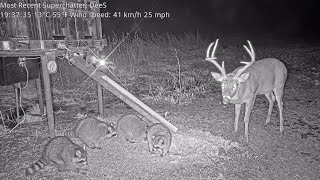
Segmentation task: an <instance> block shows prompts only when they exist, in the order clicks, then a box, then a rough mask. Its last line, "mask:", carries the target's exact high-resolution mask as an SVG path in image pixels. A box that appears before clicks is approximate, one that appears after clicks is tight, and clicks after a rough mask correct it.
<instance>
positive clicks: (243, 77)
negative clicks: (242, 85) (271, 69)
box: [238, 72, 250, 82]
mask: <svg viewBox="0 0 320 180" xmlns="http://www.w3.org/2000/svg"><path fill="white" fill-rule="evenodd" d="M249 75H250V73H249V72H245V73H242V74H241V76H240V77H239V78H238V80H239V82H244V81H246V80H247V79H248V78H249Z"/></svg>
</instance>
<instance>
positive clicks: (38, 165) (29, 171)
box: [26, 158, 47, 176]
mask: <svg viewBox="0 0 320 180" xmlns="http://www.w3.org/2000/svg"><path fill="white" fill-rule="evenodd" d="M46 165H47V163H46V161H45V160H44V159H43V158H40V159H39V161H37V162H35V163H34V164H31V166H30V167H28V168H27V169H26V176H30V175H32V174H34V173H36V172H38V171H39V170H40V169H43V168H44V167H45V166H46Z"/></svg>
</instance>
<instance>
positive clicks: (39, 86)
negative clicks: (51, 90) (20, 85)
mask: <svg viewBox="0 0 320 180" xmlns="http://www.w3.org/2000/svg"><path fill="white" fill-rule="evenodd" d="M36 85H37V94H38V99H39V108H40V115H43V114H44V110H43V107H44V104H43V96H42V87H41V77H40V74H39V78H38V79H36Z"/></svg>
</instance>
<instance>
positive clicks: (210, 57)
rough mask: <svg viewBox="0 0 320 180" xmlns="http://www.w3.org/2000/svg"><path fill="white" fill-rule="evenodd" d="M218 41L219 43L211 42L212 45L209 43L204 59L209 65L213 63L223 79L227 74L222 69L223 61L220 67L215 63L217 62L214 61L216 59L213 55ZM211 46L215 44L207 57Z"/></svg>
mask: <svg viewBox="0 0 320 180" xmlns="http://www.w3.org/2000/svg"><path fill="white" fill-rule="evenodd" d="M218 41H219V39H217V40H216V42H213V43H211V44H210V45H209V47H208V49H207V57H206V60H207V61H209V62H211V63H213V64H214V65H215V66H216V67H217V68H218V69H219V70H220V72H221V74H222V76H223V77H226V76H227V74H226V70H225V68H224V61H222V66H220V65H219V64H218V63H217V61H216V59H217V57H215V56H214V53H215V51H216V49H217V45H218ZM213 44H215V45H214V47H213V50H212V53H211V56H209V54H210V49H211V47H212V45H213Z"/></svg>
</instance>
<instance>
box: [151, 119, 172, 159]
mask: <svg viewBox="0 0 320 180" xmlns="http://www.w3.org/2000/svg"><path fill="white" fill-rule="evenodd" d="M171 139H172V135H171V132H170V130H169V129H168V128H167V127H165V126H164V125H163V124H161V123H155V124H153V125H152V126H150V127H149V128H148V131H147V140H148V145H149V151H150V152H151V154H153V153H154V150H158V151H160V155H161V157H163V156H164V155H166V154H167V153H168V152H169V149H170V146H171Z"/></svg>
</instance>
